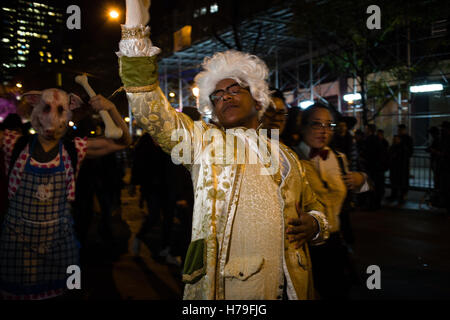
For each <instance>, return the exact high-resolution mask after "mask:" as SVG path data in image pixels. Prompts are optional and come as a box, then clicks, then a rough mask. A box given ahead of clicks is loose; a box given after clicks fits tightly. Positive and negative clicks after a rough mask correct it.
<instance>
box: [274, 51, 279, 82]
mask: <svg viewBox="0 0 450 320" xmlns="http://www.w3.org/2000/svg"><path fill="white" fill-rule="evenodd" d="M278 72H279V70H278V50H276V51H275V88H277V89H279V88H280V87H279V84H280V82H279V78H278V76H279V75H278Z"/></svg>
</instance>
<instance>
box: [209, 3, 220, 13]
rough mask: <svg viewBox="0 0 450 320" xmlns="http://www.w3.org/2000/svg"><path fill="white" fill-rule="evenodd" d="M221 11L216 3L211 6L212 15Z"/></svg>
mask: <svg viewBox="0 0 450 320" xmlns="http://www.w3.org/2000/svg"><path fill="white" fill-rule="evenodd" d="M218 11H219V6H218V5H217V3H214V4H212V5H211V7H209V12H211V13H216V12H218Z"/></svg>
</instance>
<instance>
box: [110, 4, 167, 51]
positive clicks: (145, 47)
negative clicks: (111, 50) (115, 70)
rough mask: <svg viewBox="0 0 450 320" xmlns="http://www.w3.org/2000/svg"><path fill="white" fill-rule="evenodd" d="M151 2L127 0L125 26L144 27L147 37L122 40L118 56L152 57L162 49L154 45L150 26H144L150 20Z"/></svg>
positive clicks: (129, 27) (131, 27)
mask: <svg viewBox="0 0 450 320" xmlns="http://www.w3.org/2000/svg"><path fill="white" fill-rule="evenodd" d="M150 4H151V1H150V0H126V5H127V10H126V18H125V25H124V27H125V28H127V29H134V28H136V29H137V28H139V29H142V30H143V33H144V34H145V37H142V38H133V39H122V40H120V42H119V51H118V52H116V54H117V56H119V57H121V56H127V57H150V56H154V55H157V54H158V53H160V52H161V49H159V48H158V47H154V46H153V44H152V41H151V40H150V27H149V26H146V27H144V26H145V25H147V23H148V22H149V21H150V14H149V9H150Z"/></svg>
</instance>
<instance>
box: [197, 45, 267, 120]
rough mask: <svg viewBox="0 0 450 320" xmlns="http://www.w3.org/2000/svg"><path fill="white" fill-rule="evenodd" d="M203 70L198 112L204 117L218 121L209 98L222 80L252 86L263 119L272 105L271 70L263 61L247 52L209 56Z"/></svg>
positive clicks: (200, 74)
mask: <svg viewBox="0 0 450 320" xmlns="http://www.w3.org/2000/svg"><path fill="white" fill-rule="evenodd" d="M202 67H203V69H204V71H201V72H200V73H199V74H197V76H196V77H195V83H196V85H197V87H198V88H199V111H200V113H202V114H203V115H210V114H212V119H213V120H214V121H218V119H217V117H216V116H215V114H214V106H213V104H212V102H211V100H210V99H209V95H210V94H211V93H212V92H213V91H214V89H215V88H216V84H217V83H218V82H219V81H221V80H223V79H227V78H228V79H233V80H235V81H237V82H238V83H239V85H241V86H244V87H245V86H248V87H250V93H251V95H252V96H253V98H254V99H255V100H256V101H257V102H258V104H259V105H260V106H261V110H259V112H258V116H259V118H261V117H262V115H263V114H264V112H265V111H266V109H267V107H268V106H269V104H270V103H271V100H270V91H269V86H268V84H267V81H266V80H267V78H268V75H269V70H268V68H267V66H266V64H265V63H264V61H262V60H261V59H260V58H258V57H257V56H255V55H250V54H248V53H244V52H240V51H235V50H228V51H224V52H218V53H215V54H214V55H213V56H212V57H206V58H205V59H204V61H203V63H202Z"/></svg>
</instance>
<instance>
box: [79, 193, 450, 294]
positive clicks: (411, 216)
mask: <svg viewBox="0 0 450 320" xmlns="http://www.w3.org/2000/svg"><path fill="white" fill-rule="evenodd" d="M411 207H413V206H411V204H409V205H406V206H403V208H411ZM145 212H146V211H145V209H141V208H139V204H138V198H137V196H135V197H130V196H129V195H128V194H127V192H126V191H125V190H124V191H123V194H122V208H121V210H120V211H117V212H115V214H114V216H113V234H114V237H115V239H116V242H115V243H114V245H113V246H108V245H105V244H104V243H102V241H101V238H100V237H99V236H98V233H97V232H96V226H95V221H94V224H93V226H92V228H91V234H90V242H89V245H88V246H87V247H85V248H83V250H84V252H83V257H84V258H83V261H84V263H83V264H82V268H83V269H82V272H83V273H82V274H83V276H84V278H83V282H82V283H83V287H82V290H80V292H79V294H78V298H81V299H85V300H98V299H101V300H105V299H107V300H110V299H113V300H118V299H125V300H159V299H163V300H167V299H181V298H182V291H183V284H182V282H181V268H180V267H178V266H175V265H173V264H168V263H166V261H165V258H164V257H159V255H158V252H159V250H160V249H161V248H160V245H159V243H160V240H159V239H160V232H161V226H160V225H158V224H156V225H155V226H154V228H153V229H152V230H151V232H150V233H149V234H148V235H147V236H146V237H145V238H144V241H140V242H139V244H140V246H139V247H137V246H136V242H135V241H134V238H135V234H136V233H137V232H138V230H139V228H140V225H141V224H142V221H143V218H144V216H145V214H146V213H145ZM350 218H351V222H352V225H353V230H354V234H355V238H356V241H355V244H354V246H353V258H354V262H355V264H356V269H357V272H358V274H359V280H360V281H359V283H360V285H358V286H355V287H353V289H352V291H351V299H354V300H360V299H364V300H366V299H368V300H379V299H449V298H450V255H449V252H450V232H449V230H450V218H449V217H448V216H447V215H445V214H444V213H443V212H441V211H437V210H425V209H418V207H417V208H415V209H402V208H398V207H396V206H390V207H389V206H383V208H382V209H380V210H377V211H355V212H353V213H352V214H351V216H350ZM97 222H98V219H97ZM177 223H178V221H175V230H174V235H175V236H176V234H177V232H178V231H177V228H179V225H178V224H177ZM133 252H134V253H133ZM372 265H375V266H378V267H379V269H380V275H381V277H380V285H381V288H380V289H372V290H369V289H368V288H367V286H366V282H367V279H368V278H369V276H370V275H371V273H370V274H368V273H367V268H368V267H369V266H372Z"/></svg>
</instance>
